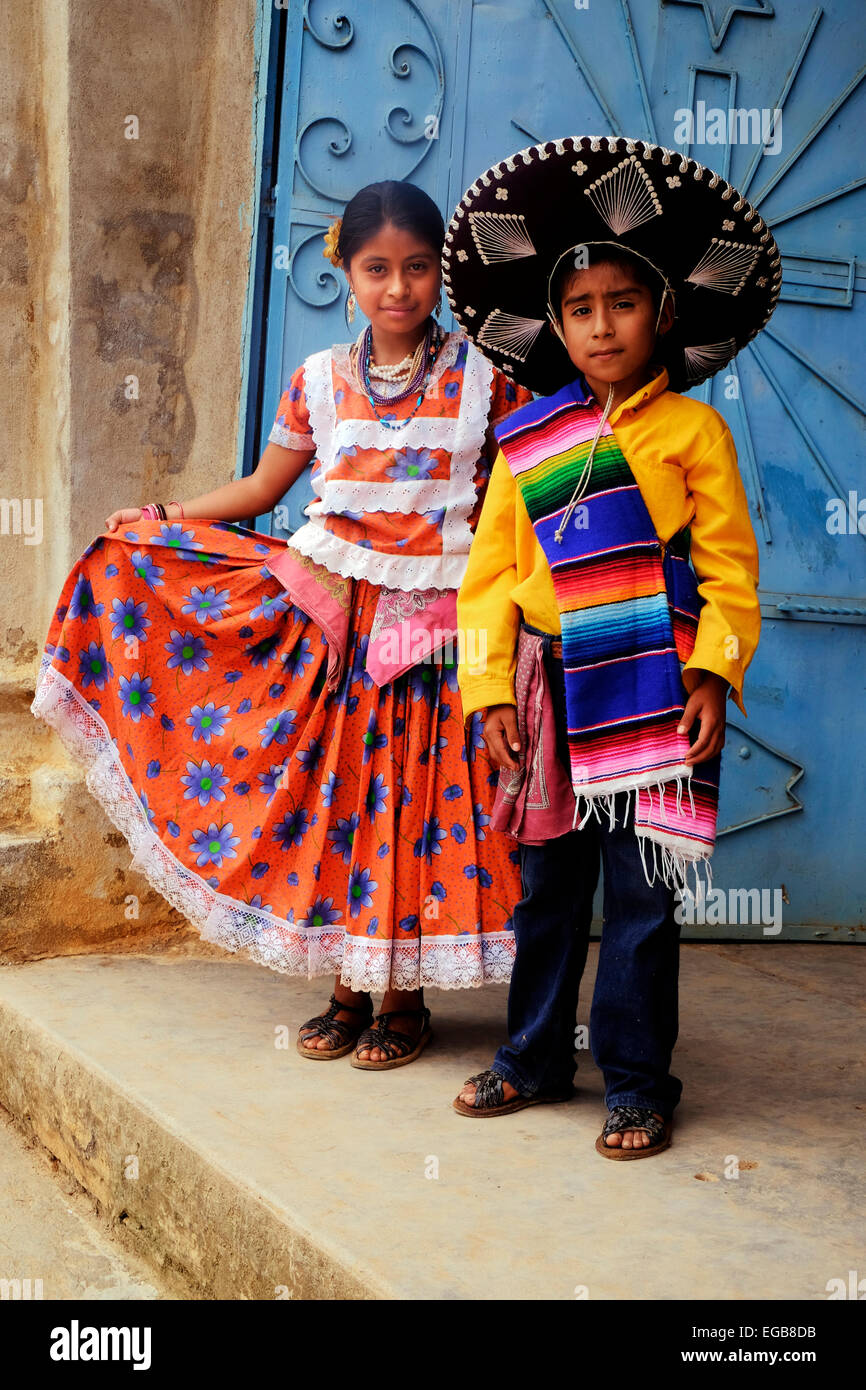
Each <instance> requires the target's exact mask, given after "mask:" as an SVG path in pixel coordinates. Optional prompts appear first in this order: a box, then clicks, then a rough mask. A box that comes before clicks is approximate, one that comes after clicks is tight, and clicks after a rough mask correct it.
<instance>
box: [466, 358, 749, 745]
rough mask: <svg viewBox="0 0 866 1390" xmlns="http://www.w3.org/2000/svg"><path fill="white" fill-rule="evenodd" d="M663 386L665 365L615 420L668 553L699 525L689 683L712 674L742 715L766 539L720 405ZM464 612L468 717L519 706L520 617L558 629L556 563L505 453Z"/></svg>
mask: <svg viewBox="0 0 866 1390" xmlns="http://www.w3.org/2000/svg"><path fill="white" fill-rule="evenodd" d="M667 386H668V374H667V372H666V371H664V370H662V371H661V372H659V373H658V374H657V375H656V376H655V377H654V378H653V380H652V381H651V382H649V383H648V385H646V386H642V387H641V388H640V390H638V391H636V392H635V393H634V395H632V396H630V397H629V398H628V400H626V401H623V403H622V404H621V405H619V406H617V408H616V409H615V410H613V411H612V412H611V415H610V417H609V418H610V424H611V427H612V429H613V432H614V435H615V437H616V441H617V443H618V445H619V447H620V449H621V450H622V452H623V454H624V455H625V457H626V459H627V460H628V463H629V466H630V467H631V470H632V472H633V474H634V478H635V482H636V483H637V485H638V487H639V488H640V491H641V496H642V497H643V500H644V502H645V503H646V507H647V510H648V512H649V514H650V516H651V518H652V521H653V525H654V526H655V529H656V534H657V536H658V538H659V540H660V541H661V542H662V550H663V552H664V546H665V545H666V543H667V542H668V541H669V540H670V538H671V536H673V535H674V534H675V533H676V532H677V531H680V530H681V529H682V528H683V527H684V526H688V525H691V557H692V565H693V567H694V571H695V574H696V576H697V579H698V591H699V593H700V594H701V595H702V596H703V598H704V600H705V602H704V605H703V607H702V608H701V612H700V617H699V619H698V630H697V635H696V639H695V648H694V651H693V653H692V655H691V657H690V658H689V660H688V661H687V662H686V663H685V666H684V668H683V683H684V685H685V687H686V691H687V693H688V694H691V693H692V691H693V690H694V689H695V687H696V686H697V685H698V684H699V680H700V678H699V677H698V676H697V674H696V672H697V671H698V670H705V671H713V672H716V673H717V674H718V675H720V676H722V677H723V678H724V679H725V680H726V681H728V682H729V683H730V685H731V691H730V695H731V698H732V699H733V700H734V701H735V703H736V704H737V705H738V707H739V708H740V710H741V711H742V712H743V714H745V713H746V708H745V705H744V704H743V694H742V692H743V677H744V675H745V671H746V668H747V666H748V665H749V662H750V661H751V659H752V657H753V655H754V653H755V648H756V647H757V645H758V636H759V633H760V630H761V610H760V606H759V602H758V594H757V586H758V545H757V541H756V539H755V533H754V530H753V528H752V523H751V521H750V519H749V509H748V504H747V502H746V494H745V491H744V489H743V484H742V480H741V478H740V471H739V468H738V465H737V454H736V450H735V448H734V441H733V439H732V437H731V432H730V430H729V429H728V426H727V425H726V424H725V421H724V419H723V418H722V416H721V415H720V414H719V413H718V411H716V410H714V409H713V408H712V406H709V405H705V404H704V403H703V402H702V401H696V400H692V399H691V398H690V397H688V396H681V395H679V394H678V393H676V392H674V391H669V390H668V389H667ZM457 618H458V623H459V626H460V628H461V629H462V630H463V632H464V633H465V634H467V641H466V643H465V649H464V655H467V654H471V655H470V657H469V659H468V660H464V662H462V663H461V664H460V666H459V667H458V672H457V679H458V684H459V687H460V693H461V695H462V699H463V712H464V716H465V717H466V718H467V719H468V717H469V716H470V715H471V714H472V713H474V712H475V711H476V710H479V709H482V708H487V707H489V706H491V705H500V704H514V673H515V667H516V659H515V658H516V648H517V637H518V632H519V629H520V621H521V618H523V619H524V620H525V621H526V622H527V623H529V624H531V626H532V627H536V628H539V629H540V630H541V631H543V632H550V633H555V634H558V633H559V632H560V631H561V628H560V622H559V609H558V607H557V603H556V598H555V596H554V591H553V579H552V577H551V573H550V567H549V565H548V563H547V560H546V559H545V556H544V551H543V550H542V549H541V546H540V545H539V543H538V539H537V537H536V535H535V531H534V530H533V527H532V523H531V521H530V520H529V514H528V512H527V510H526V505H525V503H524V501H523V498H522V496H521V495H520V492H519V489H518V487H517V484H516V483H515V481H514V478H513V476H512V474H511V471H510V469H509V467H508V464H507V462H506V460H505V457H504V455H503V454H502V452H501V451H500V452H499V453H498V455H497V457H496V462H495V463H494V465H493V470H492V472H491V475H490V482H489V484H488V488H487V494H486V496H485V498H484V505H483V507H482V510H481V516H480V519H479V521H478V526H477V529H476V532H475V536H474V539H473V541H472V546H471V548H470V551H469V562H468V565H467V569H466V574H465V576H464V579H463V583H462V584H461V586H460V591H459V593H458V596H457ZM470 635H471V641H470V640H469V638H470ZM485 648H486V651H485ZM482 653H484V661H482V660H480V659H479V658H480V655H481V654H482ZM482 667H483V669H481V668H482Z"/></svg>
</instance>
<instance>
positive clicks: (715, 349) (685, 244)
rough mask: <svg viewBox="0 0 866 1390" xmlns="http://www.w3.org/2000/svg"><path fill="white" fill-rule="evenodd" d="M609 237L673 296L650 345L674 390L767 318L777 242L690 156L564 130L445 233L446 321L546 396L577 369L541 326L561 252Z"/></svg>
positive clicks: (469, 205)
mask: <svg viewBox="0 0 866 1390" xmlns="http://www.w3.org/2000/svg"><path fill="white" fill-rule="evenodd" d="M594 242H615V243H616V244H617V245H619V246H621V247H623V249H625V250H627V251H630V252H632V254H634V255H637V256H640V257H642V258H643V259H644V260H646V261H648V262H649V263H650V264H651V265H652V266H653V268H654V269H655V270H657V271H658V272H659V274H660V275H661V277H662V279H663V280H664V281H665V282H667V285H668V286H669V288H670V290H671V291H672V293H673V296H674V302H675V305H676V320H675V322H674V325H673V327H672V328H671V329H670V330H669V331H668V333H666V334H665V335H664V337H663V338H661V339H660V340H659V354H658V355H659V358H660V360H661V361H663V362H664V365H665V366H666V367H667V369H668V374H669V376H670V384H671V387H672V389H673V390H675V391H683V390H688V389H689V387H692V386H696V385H698V384H699V383H700V382H701V381H704V380H705V379H706V378H707V377H709V376H712V375H713V374H714V373H715V372H717V371H719V369H720V368H721V367H723V366H724V365H725V364H726V363H727V362H729V361H730V360H731V358H732V357H735V356H736V354H737V353H738V352H739V351H740V348H742V347H744V346H745V344H746V343H748V342H749V341H750V340H751V339H752V338H754V336H755V334H756V333H758V332H760V330H761V329H762V328H763V326H764V324H765V323H766V322H767V320H768V319H769V317H770V315H771V314H772V312H773V309H774V308H775V306H776V300H777V299H778V297H779V289H780V286H781V283H782V267H781V257H780V255H779V250H778V247H777V246H776V243H775V241H774V239H773V237H772V235H771V233H770V231H769V230H768V228H767V227H766V226H765V224H764V222H763V221H762V220H761V218H760V217H759V216H758V213H757V212H756V211H755V209H754V208H753V207H752V205H751V204H750V203H749V202H747V201H746V199H745V198H742V197H741V196H740V194H739V193H738V192H737V190H736V189H735V188H733V187H732V186H731V185H730V184H729V183H726V182H725V180H724V179H723V178H722V177H721V176H720V175H719V174H716V173H714V172H713V171H712V170H711V169H707V168H705V167H704V165H702V164H698V163H697V162H696V161H695V160H694V159H689V158H688V157H687V156H685V155H681V154H679V153H678V152H677V151H675V150H668V149H665V148H664V147H663V146H661V145H651V144H648V143H647V142H646V141H644V140H629V139H626V138H625V137H618V138H616V139H615V138H613V137H612V136H610V137H608V136H587V135H584V136H579V135H574V136H571V135H570V136H566V137H565V138H564V139H562V140H547V141H544V142H543V143H542V144H540V145H531V146H529V148H527V149H525V150H518V151H517V153H516V154H513V155H511V156H510V157H509V158H508V159H505V160H503V161H501V162H500V163H498V164H494V165H493V166H492V167H491V168H490V169H487V170H486V171H485V172H484V173H483V174H481V175H480V176H479V177H478V178H477V179H476V181H475V182H474V183H473V184H472V185H471V187H470V188H468V189H467V190H466V192H465V194H464V195H463V197H462V198H461V200H460V202H459V203H458V205H457V208H456V210H455V212H454V216H453V217H452V219H451V222H450V224H449V227H448V231H447V233H446V236H445V247H444V250H443V253H442V268H443V281H444V284H445V287H446V291H447V294H448V299H449V302H450V304H451V308H452V309H453V311H454V316H455V318H456V319H457V322H458V323H459V324H460V326H461V328H462V329H463V330H464V332H465V333H466V335H467V336H468V337H469V338H471V339H472V341H473V342H474V343H475V345H476V346H477V347H478V348H479V349H480V350H481V352H482V353H484V355H485V356H486V357H488V358H489V359H490V361H492V362H493V363H494V365H495V366H497V367H499V368H501V370H502V371H503V372H505V374H506V375H507V376H509V377H511V378H512V379H513V380H514V381H517V382H519V383H520V384H521V385H523V386H527V387H529V389H530V390H533V391H537V392H541V393H542V394H543V395H551V394H552V393H553V392H554V391H558V390H559V389H560V387H562V386H564V385H565V384H566V383H567V382H569V381H573V380H574V377H575V375H576V369H575V367H574V365H573V363H572V362H571V360H570V359H569V357H568V354H567V352H566V350H565V348H564V346H563V344H562V343H561V342H560V341H559V339H558V338H557V337H556V336H555V335H554V333H552V332H551V331H550V328H549V326H548V321H549V317H550V305H549V302H548V293H549V284H550V279H551V276H552V273H553V270H554V267H555V266H556V265H557V263H558V262H559V261H560V260H561V259H562V256H563V254H564V253H565V252H566V251H569V250H574V249H575V248H577V247H578V246H581V245H591V244H592V243H594Z"/></svg>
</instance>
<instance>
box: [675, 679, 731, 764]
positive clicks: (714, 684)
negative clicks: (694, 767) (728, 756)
mask: <svg viewBox="0 0 866 1390" xmlns="http://www.w3.org/2000/svg"><path fill="white" fill-rule="evenodd" d="M727 692H728V682H727V681H726V680H725V679H724V677H723V676H717V675H716V673H715V672H714V671H704V672H703V680H702V681H701V683H700V685H699V686H698V687H697V688H696V689H695V690H693V691H692V694H691V695H690V696H689V698H688V701H687V702H686V707H685V709H684V710H683V717H682V720H681V721H680V723H679V724H678V726H677V733H678V734H684V733H689V732H690V731H691V728H692V725H693V724H694V722H695V720H696V719H699V720H700V723H701V731H700V733H699V734H698V737H697V738H696V739H695V741H694V743H693V744H692V746H691V748H690V749H689V751H688V753H687V754H686V759H685V760H686V762H687V763H703V762H706V761H707V759H708V758H714V757H715V756H716V754H717V753H721V751H722V749H723V748H724V746H725V701H726V698H727Z"/></svg>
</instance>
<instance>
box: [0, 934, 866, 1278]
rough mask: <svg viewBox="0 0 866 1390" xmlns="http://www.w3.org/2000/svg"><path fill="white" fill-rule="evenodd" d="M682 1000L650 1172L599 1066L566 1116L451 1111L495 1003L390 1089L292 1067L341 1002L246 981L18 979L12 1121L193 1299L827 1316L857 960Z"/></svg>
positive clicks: (78, 1265)
mask: <svg viewBox="0 0 866 1390" xmlns="http://www.w3.org/2000/svg"><path fill="white" fill-rule="evenodd" d="M596 952H597V946H596V945H593V946H592V947H591V950H590V963H589V966H588V967H587V976H586V979H585V981H584V988H583V992H582V1001H581V1008H580V1011H579V1019H580V1021H585V1020H586V1018H587V1016H588V1006H589V1000H590V997H591V983H592V974H593V972H594V967H595V958H596ZM681 979H682V989H681V1001H682V1007H681V1030H680V1042H679V1044H678V1046H677V1050H676V1053H675V1067H674V1069H675V1071H676V1072H677V1074H678V1075H680V1076H681V1077H682V1079H683V1082H684V1088H685V1089H684V1099H683V1102H682V1103H681V1105H680V1107H679V1110H678V1112H677V1118H676V1127H675V1131H674V1142H673V1146H672V1147H671V1149H670V1150H669V1151H668V1152H666V1153H664V1154H662V1155H660V1156H658V1157H657V1158H653V1159H650V1160H646V1161H644V1162H641V1163H636V1162H632V1163H614V1162H607V1161H605V1159H603V1158H602V1157H601V1156H600V1155H598V1154H596V1152H595V1149H594V1142H595V1138H596V1135H597V1134H598V1133H599V1130H600V1126H601V1123H602V1121H603V1117H604V1110H603V1104H602V1084H601V1077H600V1075H599V1073H598V1072H597V1071H596V1069H595V1066H594V1064H593V1062H592V1060H591V1058H590V1057H589V1055H588V1054H587V1053H583V1054H582V1055H581V1065H580V1070H579V1072H578V1077H577V1082H578V1086H579V1091H578V1095H577V1097H576V1098H575V1099H574V1100H573V1101H572V1102H570V1103H569V1104H566V1105H557V1106H537V1107H533V1108H531V1109H529V1110H525V1111H522V1112H519V1113H518V1114H516V1115H513V1116H508V1117H503V1118H500V1119H495V1120H489V1121H486V1122H480V1121H477V1120H469V1119H464V1118H461V1117H460V1116H458V1115H457V1114H456V1113H455V1112H454V1111H453V1110H452V1109H451V1100H452V1098H453V1096H454V1095H455V1094H456V1093H457V1091H458V1089H459V1086H460V1083H461V1082H462V1081H463V1080H464V1078H465V1077H467V1076H469V1075H470V1073H471V1072H473V1071H477V1070H479V1069H480V1068H481V1067H483V1066H486V1065H487V1064H488V1063H489V1061H490V1060H491V1058H492V1055H493V1051H494V1049H495V1047H496V1045H497V1043H498V1042H499V1041H500V1039H501V1037H502V1029H503V1023H504V1015H505V1000H506V989H505V988H504V987H491V988H488V989H484V990H470V991H454V992H440V991H432V990H431V991H428V992H427V1003H428V1004H429V1005H430V1006H431V1008H432V1011H433V1023H434V1029H435V1038H434V1040H433V1042H432V1043H431V1044H430V1046H429V1047H428V1049H427V1051H426V1052H425V1053H424V1055H423V1057H422V1058H421V1059H420V1060H419V1061H418V1062H417V1063H415V1064H413V1065H412V1066H409V1067H404V1068H399V1069H397V1070H395V1071H391V1072H384V1073H378V1074H377V1073H368V1072H363V1071H358V1070H355V1069H353V1068H352V1067H350V1065H349V1059H348V1058H343V1059H340V1060H338V1061H336V1062H332V1063H322V1064H317V1063H311V1062H308V1061H305V1060H304V1059H303V1058H302V1057H300V1056H298V1054H297V1052H296V1051H295V1036H296V1032H297V1028H298V1026H299V1024H300V1023H301V1022H302V1021H303V1020H304V1019H305V1018H307V1017H308V1016H310V1015H311V1014H313V1013H316V1012H318V1011H319V1009H320V1008H321V1007H323V1006H324V1005H325V1003H326V1001H327V996H328V993H329V991H330V983H329V981H327V980H314V981H307V980H296V979H290V978H287V977H284V976H280V975H277V974H275V973H273V972H271V971H268V970H266V969H263V968H261V967H258V966H255V965H250V964H247V963H245V962H241V961H237V960H235V959H232V958H230V957H227V958H226V960H225V961H222V960H218V961H212V960H182V961H168V960H164V959H153V958H145V957H132V958H130V957H111V956H82V957H76V958H71V959H70V958H66V959H57V960H47V961H41V962H37V963H34V964H30V965H24V966H14V967H9V968H7V969H5V970H3V971H0V1101H2V1103H3V1104H4V1105H5V1106H7V1107H8V1109H9V1110H10V1111H11V1112H12V1113H13V1114H14V1115H15V1116H16V1117H18V1118H19V1119H21V1120H23V1121H24V1122H25V1123H26V1124H27V1125H29V1126H30V1128H31V1129H32V1131H33V1132H34V1133H35V1134H36V1135H37V1136H38V1137H39V1139H40V1140H41V1141H42V1142H43V1143H44V1144H46V1145H47V1147H48V1148H49V1149H50V1150H51V1152H52V1153H55V1154H56V1155H57V1157H58V1158H59V1160H60V1162H61V1164H62V1166H63V1167H64V1168H65V1169H66V1170H67V1171H69V1172H70V1173H71V1174H72V1175H73V1176H74V1177H75V1178H76V1179H77V1180H78V1181H79V1182H80V1183H82V1184H83V1185H84V1187H86V1188H87V1190H88V1191H89V1192H91V1193H93V1195H94V1197H95V1198H96V1199H97V1200H98V1201H99V1204H100V1210H101V1212H102V1213H103V1215H104V1217H105V1219H106V1220H107V1221H108V1222H113V1223H114V1224H115V1227H116V1228H117V1229H122V1230H123V1233H124V1239H125V1240H127V1241H129V1242H130V1248H133V1249H136V1250H137V1251H139V1252H140V1253H141V1255H142V1256H143V1257H144V1258H147V1259H148V1260H149V1261H150V1263H151V1265H152V1267H153V1268H154V1269H155V1270H156V1271H157V1272H159V1271H161V1272H162V1273H163V1274H171V1275H172V1276H174V1277H177V1278H178V1279H182V1280H183V1281H184V1285H185V1287H186V1288H187V1289H188V1290H189V1293H188V1294H187V1295H186V1296H189V1297H204V1298H229V1299H238V1298H241V1299H247V1298H258V1299H271V1298H287V1297H295V1298H297V1297H300V1298H340V1297H352V1298H364V1297H367V1298H370V1297H372V1298H396V1299H421V1298H433V1299H465V1298H472V1299H474V1298H479V1297H480V1298H485V1299H500V1298H519V1299H544V1298H550V1299H574V1298H579V1297H588V1298H590V1299H614V1298H615V1299H638V1298H649V1299H678V1298H699V1299H711V1298H720V1299H731V1300H736V1299H744V1298H758V1299H777V1298H782V1299H826V1297H827V1292H826V1286H827V1281H828V1280H830V1279H833V1278H842V1279H847V1278H848V1273H849V1271H850V1270H852V1269H854V1270H860V1271H866V1248H864V1237H863V1227H862V1221H861V1220H860V1218H859V1216H858V1213H859V1211H860V1210H861V1209H862V1202H861V1193H862V1183H863V1178H864V1166H866V1165H864V1161H863V1118H864V1114H863V1112H864V1109H866V1086H864V1076H863V1071H864V1063H863V1009H864V997H866V994H864V988H863V985H864V979H866V952H863V951H859V950H857V949H856V948H854V947H848V948H846V947H840V946H835V945H834V946H821V945H797V944H777V943H772V944H769V943H768V944H767V945H763V944H760V943H759V944H738V945H715V946H714V945H707V944H687V945H684V946H683V950H682V965H681ZM27 1200H28V1199H27V1198H26V1197H25V1202H26V1201H27ZM37 1211H38V1209H37ZM21 1212H22V1213H23V1214H24V1219H25V1221H26V1219H27V1217H26V1206H25V1207H23V1208H21ZM35 1220H38V1215H37V1217H36V1218H35ZM31 1263H32V1262H31ZM84 1263H85V1256H84V1254H83V1253H82V1252H81V1251H80V1250H78V1249H77V1248H75V1247H74V1246H71V1247H68V1249H67V1252H66V1273H65V1276H64V1277H65V1279H66V1283H65V1284H64V1287H65V1288H68V1289H72V1288H74V1287H75V1286H76V1280H79V1282H80V1277H81V1269H82V1268H83V1265H84ZM35 1267H36V1266H35V1264H33V1268H34V1269H35ZM22 1268H23V1266H22ZM28 1268H30V1265H29V1264H28ZM0 1273H2V1271H0ZM155 1277H158V1273H157V1275H156V1276H155ZM46 1296H47V1295H46ZM60 1296H61V1297H63V1296H70V1295H65V1294H60ZM181 1296H183V1295H181Z"/></svg>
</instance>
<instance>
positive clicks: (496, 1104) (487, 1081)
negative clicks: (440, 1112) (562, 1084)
mask: <svg viewBox="0 0 866 1390" xmlns="http://www.w3.org/2000/svg"><path fill="white" fill-rule="evenodd" d="M503 1080H504V1077H502V1076H500V1075H499V1072H498V1071H494V1070H493V1068H492V1067H488V1068H487V1070H486V1071H479V1072H476V1074H475V1076H467V1078H466V1080H465V1081H464V1082H463V1085H464V1086H474V1087H475V1104H474V1105H467V1103H466V1101H465V1100H461V1099H460V1097H459V1096H457V1097H456V1098H455V1099H454V1100H453V1101H452V1102H451V1104H452V1106H453V1108H454V1109H455V1110H456V1111H457V1114H458V1115H471V1117H472V1118H473V1119H474V1120H484V1119H486V1118H487V1116H488V1115H510V1114H511V1113H512V1112H513V1111H515V1110H525V1109H526V1107H527V1105H544V1104H545V1103H549V1104H555V1103H556V1102H557V1101H561V1100H571V1098H572V1096H573V1095H574V1087H573V1086H569V1087H568V1090H565V1089H563V1090H561V1091H541V1092H536V1094H535V1095H533V1096H512V1098H511V1100H506V1099H505V1096H504V1094H503V1090H502V1082H503Z"/></svg>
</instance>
